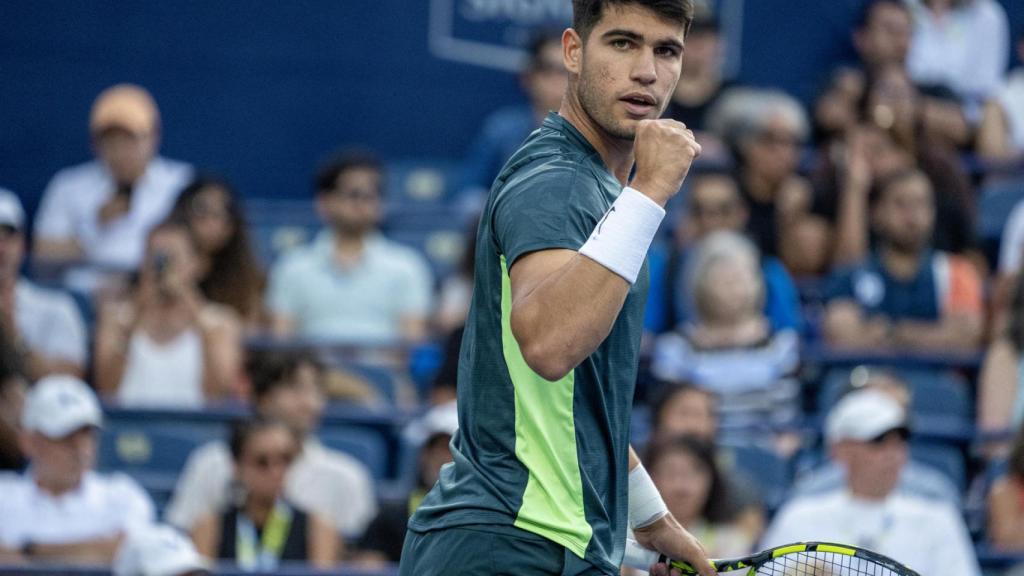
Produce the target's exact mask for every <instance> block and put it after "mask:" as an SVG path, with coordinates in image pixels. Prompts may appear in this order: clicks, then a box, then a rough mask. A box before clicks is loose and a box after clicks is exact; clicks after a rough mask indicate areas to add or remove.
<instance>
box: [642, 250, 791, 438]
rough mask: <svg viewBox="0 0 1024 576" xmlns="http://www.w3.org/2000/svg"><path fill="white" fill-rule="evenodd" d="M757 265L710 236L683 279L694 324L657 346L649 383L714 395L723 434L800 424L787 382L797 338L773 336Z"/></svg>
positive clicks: (753, 257)
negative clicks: (687, 386)
mask: <svg viewBox="0 0 1024 576" xmlns="http://www.w3.org/2000/svg"><path fill="white" fill-rule="evenodd" d="M758 262H759V257H758V254H757V249H756V248H755V247H754V246H753V244H752V243H751V242H750V241H748V240H747V239H746V238H744V237H743V236H741V235H739V234H737V233H735V232H728V231H720V232H715V233H712V234H711V235H709V236H708V237H707V238H706V239H705V240H704V241H703V242H701V243H700V244H699V245H698V246H697V248H696V253H695V254H694V256H693V257H692V258H691V259H690V261H689V262H688V263H687V264H688V265H687V270H686V272H685V290H686V292H687V293H689V294H692V295H693V301H694V317H693V318H692V319H691V321H690V323H689V324H687V325H685V326H682V327H681V328H679V329H677V330H676V331H674V332H670V333H666V334H664V335H662V336H660V337H659V338H658V339H657V341H656V342H655V347H654V355H653V359H652V364H651V371H652V372H653V373H654V375H655V376H657V377H658V378H659V379H662V380H669V381H688V382H693V383H694V384H696V385H698V386H700V387H702V388H706V389H708V390H710V391H712V392H713V393H715V395H716V396H717V397H718V399H719V417H720V418H721V421H722V422H721V425H722V428H723V429H738V430H742V429H747V428H750V427H756V426H763V425H765V424H786V423H793V422H794V421H795V419H796V418H797V417H798V416H799V408H800V407H799V393H800V386H799V382H798V381H797V380H795V379H794V378H792V376H793V373H794V372H795V370H796V368H797V366H798V365H799V361H800V356H799V337H798V335H797V333H796V332H795V331H794V330H791V329H784V330H780V331H774V330H773V329H772V326H771V323H770V321H769V320H768V318H767V317H766V316H765V313H764V296H765V285H764V280H763V277H762V275H761V267H760V265H759V264H758ZM755 434H758V435H762V434H761V432H760V431H757V432H755Z"/></svg>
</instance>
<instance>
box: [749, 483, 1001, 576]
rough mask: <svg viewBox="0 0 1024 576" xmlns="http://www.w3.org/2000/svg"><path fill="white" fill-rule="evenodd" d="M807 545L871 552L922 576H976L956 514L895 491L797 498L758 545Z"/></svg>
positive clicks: (970, 548)
mask: <svg viewBox="0 0 1024 576" xmlns="http://www.w3.org/2000/svg"><path fill="white" fill-rule="evenodd" d="M807 541H819V542H820V541H824V542H835V543H838V544H849V545H851V546H858V547H861V548H866V549H868V550H873V551H875V552H878V553H880V554H883V555H885V556H888V557H890V558H892V559H893V560H896V561H897V562H900V563H902V564H905V565H907V567H909V568H911V569H912V570H915V571H917V572H918V573H919V574H922V575H924V574H928V575H931V574H935V575H938V574H957V575H963V576H972V575H973V576H980V574H981V569H980V567H979V566H978V560H977V558H976V557H975V555H974V547H973V546H972V544H971V539H970V535H969V534H968V533H967V528H966V526H964V522H963V520H962V519H961V517H960V515H959V513H958V512H957V511H956V510H955V509H954V508H953V507H952V506H951V505H949V504H947V503H945V502H938V501H934V500H925V499H923V498H918V497H915V496H909V495H905V494H900V493H896V494H893V495H890V496H889V498H887V499H886V500H884V501H881V502H874V501H867V500H861V499H858V498H855V497H854V496H852V495H851V494H850V493H849V492H847V491H846V490H845V489H844V490H836V491H833V492H829V493H827V494H821V495H815V496H805V497H800V498H796V499H795V500H792V501H790V502H789V503H788V504H786V505H785V506H783V507H782V509H781V510H780V511H779V512H778V514H777V515H776V516H775V519H774V520H773V521H772V523H771V525H770V526H769V527H768V531H767V532H766V533H765V536H764V539H763V541H762V547H763V548H769V547H772V546H779V545H783V544H789V543H793V542H807Z"/></svg>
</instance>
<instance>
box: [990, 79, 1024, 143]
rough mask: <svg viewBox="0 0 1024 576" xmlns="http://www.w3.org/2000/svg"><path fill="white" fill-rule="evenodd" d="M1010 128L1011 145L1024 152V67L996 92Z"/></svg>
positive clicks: (997, 100) (997, 99)
mask: <svg viewBox="0 0 1024 576" xmlns="http://www.w3.org/2000/svg"><path fill="white" fill-rule="evenodd" d="M996 102H999V105H1000V107H1002V109H1003V112H1004V113H1005V114H1006V120H1007V123H1008V124H1009V129H1010V145H1011V146H1012V147H1013V149H1014V150H1016V151H1017V152H1018V153H1021V152H1024V68H1017V69H1016V70H1014V71H1013V72H1011V73H1010V74H1009V76H1007V78H1006V83H1004V84H1003V86H1002V87H1001V88H1000V89H999V92H997V93H996Z"/></svg>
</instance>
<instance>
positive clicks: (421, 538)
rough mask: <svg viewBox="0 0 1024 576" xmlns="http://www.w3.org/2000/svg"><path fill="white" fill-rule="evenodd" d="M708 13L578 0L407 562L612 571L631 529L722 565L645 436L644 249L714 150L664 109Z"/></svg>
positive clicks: (479, 298)
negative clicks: (666, 495) (650, 469)
mask: <svg viewBox="0 0 1024 576" xmlns="http://www.w3.org/2000/svg"><path fill="white" fill-rule="evenodd" d="M692 16H693V7H692V0H574V1H573V27H572V28H571V29H568V30H566V31H565V32H564V34H563V36H562V49H563V59H564V63H565V66H566V68H567V69H568V71H569V88H568V92H567V93H566V96H565V98H564V100H563V102H562V105H561V109H560V110H559V112H558V113H557V114H554V113H552V114H549V115H548V117H547V118H546V119H545V121H544V124H543V125H542V126H541V128H539V129H538V130H537V131H536V132H534V133H533V134H532V135H531V136H530V137H529V138H528V139H527V140H526V142H525V143H524V144H523V146H522V147H521V148H520V149H519V150H518V151H517V152H516V153H515V154H514V155H513V156H512V158H511V159H510V160H509V161H508V163H507V164H506V165H505V167H504V168H503V169H502V171H501V173H500V174H499V175H498V178H497V180H496V181H495V183H494V185H493V187H492V189H491V194H490V197H489V198H488V201H487V206H486V208H485V211H484V213H483V217H482V221H481V223H480V228H479V231H478V236H477V242H478V247H477V251H476V277H475V280H474V282H475V284H474V296H473V304H472V308H471V310H470V314H469V318H468V320H467V323H466V331H465V336H464V340H463V344H462V352H461V358H460V365H459V376H458V406H459V424H460V429H459V431H458V433H457V434H456V435H455V437H454V438H453V440H452V444H451V448H452V454H453V457H454V462H453V463H452V464H449V465H446V466H445V467H444V468H443V469H442V471H441V477H440V479H439V481H438V483H437V484H436V485H435V486H434V489H433V490H432V491H431V492H430V493H429V494H428V495H427V496H426V498H425V499H424V501H423V503H422V505H421V506H420V507H419V509H418V510H417V511H416V513H415V514H414V515H413V517H412V518H411V519H410V521H409V532H408V533H407V536H406V540H405V545H404V548H403V552H402V563H401V570H400V574H402V575H405V576H413V575H416V576H428V575H434V574H436V575H444V576H453V575H461V574H516V575H555V574H559V575H598V574H604V575H609V576H611V575H615V574H618V573H619V565H620V563H621V562H622V558H623V549H624V546H625V539H626V529H627V527H631V528H632V529H633V531H634V534H635V537H636V539H637V541H638V542H640V543H641V544H642V545H644V546H646V547H648V548H651V549H653V550H656V551H659V552H661V553H664V554H666V555H668V556H670V557H672V558H678V559H685V560H687V561H689V562H691V563H692V564H694V565H696V566H698V567H699V568H700V573H701V574H703V575H705V576H707V575H710V574H714V570H713V569H712V568H711V566H710V565H709V564H708V562H707V559H706V557H705V553H704V550H703V548H702V547H701V545H700V544H699V543H698V542H697V541H696V539H694V538H693V537H692V536H691V535H690V534H689V533H687V532H686V531H685V530H684V529H683V528H682V527H681V526H680V525H679V523H678V522H676V520H675V519H674V518H673V517H672V516H671V515H670V514H669V513H668V511H667V510H666V508H665V503H664V502H663V501H662V499H661V496H660V495H659V494H658V491H657V489H656V488H655V487H654V485H653V483H652V482H651V479H650V477H649V476H648V475H647V472H646V471H645V470H644V469H643V466H641V465H640V462H639V460H638V459H637V457H636V455H635V453H634V452H633V450H632V449H631V448H630V446H629V419H630V409H631V405H632V399H633V386H634V382H635V381H636V376H637V357H638V353H639V348H640V332H641V326H642V323H643V310H644V302H645V300H646V296H647V285H648V274H647V266H646V254H647V250H648V247H649V245H650V243H651V240H652V239H653V237H654V235H655V232H656V231H657V229H658V226H659V225H660V223H661V220H662V218H663V217H664V215H665V210H664V206H665V203H666V202H668V200H669V199H670V198H671V197H672V196H673V195H674V194H676V192H677V191H678V190H679V187H680V185H681V184H682V181H683V179H684V178H685V176H686V174H687V171H688V170H689V168H690V164H691V163H692V162H693V160H694V158H696V157H697V156H698V155H699V154H700V146H699V145H698V144H697V142H696V141H695V140H694V137H693V134H692V133H691V132H690V131H689V130H687V129H686V127H685V126H684V125H682V124H680V123H678V122H675V121H672V120H658V118H659V116H660V115H661V113H662V111H663V110H664V108H665V105H666V104H667V102H668V100H669V98H670V96H671V94H672V93H673V91H674V90H675V86H676V82H677V81H678V80H679V76H680V70H681V66H682V59H683V41H684V37H685V35H686V31H687V29H688V27H689V24H690V21H691V19H692ZM634 163H635V165H636V166H635V175H634V176H633V178H632V180H631V179H630V174H631V172H632V171H633V169H634ZM653 571H654V573H656V574H668V569H667V567H666V566H665V565H663V564H659V565H656V566H654V567H653Z"/></svg>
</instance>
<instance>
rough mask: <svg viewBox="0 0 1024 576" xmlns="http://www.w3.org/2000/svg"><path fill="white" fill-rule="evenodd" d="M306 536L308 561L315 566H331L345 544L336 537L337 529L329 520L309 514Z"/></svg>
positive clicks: (340, 554)
mask: <svg viewBox="0 0 1024 576" xmlns="http://www.w3.org/2000/svg"><path fill="white" fill-rule="evenodd" d="M308 519H309V523H308V525H307V534H306V535H307V537H308V541H309V550H308V556H309V563H310V565H312V566H313V567H315V568H322V569H327V568H333V567H334V566H337V564H338V560H339V559H340V558H341V557H342V555H343V554H344V551H345V545H344V543H343V542H342V541H341V538H339V537H338V533H337V531H335V529H334V526H332V525H331V523H330V522H328V521H327V520H325V519H323V518H321V517H320V516H317V515H315V514H310V515H309V516H308Z"/></svg>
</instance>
